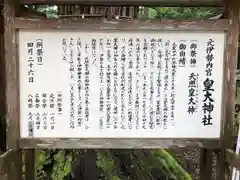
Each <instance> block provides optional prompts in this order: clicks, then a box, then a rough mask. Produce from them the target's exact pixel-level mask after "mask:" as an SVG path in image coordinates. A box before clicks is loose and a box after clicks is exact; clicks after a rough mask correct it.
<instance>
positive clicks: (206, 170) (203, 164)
mask: <svg viewBox="0 0 240 180" xmlns="http://www.w3.org/2000/svg"><path fill="white" fill-rule="evenodd" d="M212 155H213V150H210V149H204V148H201V153H200V180H207V179H209V180H210V179H212Z"/></svg>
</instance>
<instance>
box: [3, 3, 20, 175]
mask: <svg viewBox="0 0 240 180" xmlns="http://www.w3.org/2000/svg"><path fill="white" fill-rule="evenodd" d="M18 9H19V4H18V1H17V0H5V1H4V42H5V43H4V44H5V62H4V64H5V67H3V68H5V69H4V72H5V89H6V96H5V98H6V104H5V106H6V114H7V115H6V118H7V120H6V121H7V149H8V150H14V152H15V153H14V155H13V157H11V159H10V160H9V161H8V165H9V166H10V167H9V169H10V170H9V172H8V173H9V174H8V177H9V178H8V180H21V179H22V155H21V151H20V149H19V146H18V138H19V135H20V133H19V127H20V126H19V117H20V116H19V95H18V88H19V87H18V85H19V83H18V61H17V48H16V33H15V32H16V30H15V16H16V14H17V12H18Z"/></svg>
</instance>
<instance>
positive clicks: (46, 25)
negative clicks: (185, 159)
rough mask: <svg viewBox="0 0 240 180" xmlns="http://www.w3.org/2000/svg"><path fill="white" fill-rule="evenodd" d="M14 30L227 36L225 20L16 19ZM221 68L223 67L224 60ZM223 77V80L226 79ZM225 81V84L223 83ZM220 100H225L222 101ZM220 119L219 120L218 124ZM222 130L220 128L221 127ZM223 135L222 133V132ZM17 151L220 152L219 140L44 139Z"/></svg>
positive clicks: (28, 141)
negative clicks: (175, 149)
mask: <svg viewBox="0 0 240 180" xmlns="http://www.w3.org/2000/svg"><path fill="white" fill-rule="evenodd" d="M15 28H16V31H17V30H18V29H25V30H34V29H35V30H39V29H42V30H43V29H45V30H56V29H59V30H130V31H131V30H139V29H140V30H142V31H145V30H154V31H193V30H194V31H216V32H219V31H220V32H225V33H227V32H228V29H229V26H228V21H227V20H224V19H223V20H202V21H172V20H167V21H161V20H145V21H144V20H142V21H139V20H124V21H122V20H117V21H108V20H106V19H102V20H99V19H97V20H96V19H93V20H89V19H78V20H76V19H75V20H71V19H58V20H51V19H41V20H36V19H26V18H16V19H15ZM224 61H225V64H226V62H227V61H226V60H224ZM226 78H227V77H225V78H224V79H226ZM224 81H225V80H224ZM223 99H225V98H224V97H223ZM223 119H225V118H224V117H222V122H224V121H223ZM222 126H223V125H222ZM222 132H223V130H222ZM19 145H20V148H22V149H25V148H27V149H28V148H68V149H69V148H171V147H187V146H189V147H205V148H211V149H214V148H220V147H221V139H160V138H159V139H123V138H122V139H114V138H112V139H110V138H109V139H106V138H94V139H90V138H88V139H70V138H68V139H58V138H56V139H53V138H50V139H47V138H46V139H45V138H41V139H38V138H21V139H20V140H19Z"/></svg>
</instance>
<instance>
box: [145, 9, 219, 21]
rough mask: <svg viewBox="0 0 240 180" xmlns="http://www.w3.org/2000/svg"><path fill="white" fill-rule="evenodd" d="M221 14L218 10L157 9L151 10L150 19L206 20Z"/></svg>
mask: <svg viewBox="0 0 240 180" xmlns="http://www.w3.org/2000/svg"><path fill="white" fill-rule="evenodd" d="M217 12H220V10H219V9H216V8H184V7H156V8H149V14H148V16H149V18H152V19H179V20H180V19H181V20H188V19H205V18H208V17H211V16H213V15H215V14H216V13H217Z"/></svg>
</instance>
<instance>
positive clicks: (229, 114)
mask: <svg viewBox="0 0 240 180" xmlns="http://www.w3.org/2000/svg"><path fill="white" fill-rule="evenodd" d="M225 2H226V12H225V16H226V17H227V18H228V20H229V31H228V34H227V37H226V38H227V41H226V48H227V51H226V55H225V57H226V61H225V73H227V75H228V78H227V79H225V80H224V83H225V84H226V86H225V89H224V94H225V97H227V98H225V99H226V101H225V102H224V103H223V104H224V105H225V106H224V107H223V108H224V109H223V110H224V112H223V114H224V116H223V117H225V118H226V119H225V124H224V140H223V144H222V149H221V151H220V153H219V154H218V159H217V161H218V162H217V180H225V179H226V178H227V179H228V178H229V177H227V172H228V168H229V167H228V164H227V163H226V162H225V157H226V148H232V147H233V138H232V132H233V123H234V110H235V94H236V69H237V55H238V34H239V18H240V15H239V13H240V9H239V8H240V2H239V1H238V0H228V1H225Z"/></svg>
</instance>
